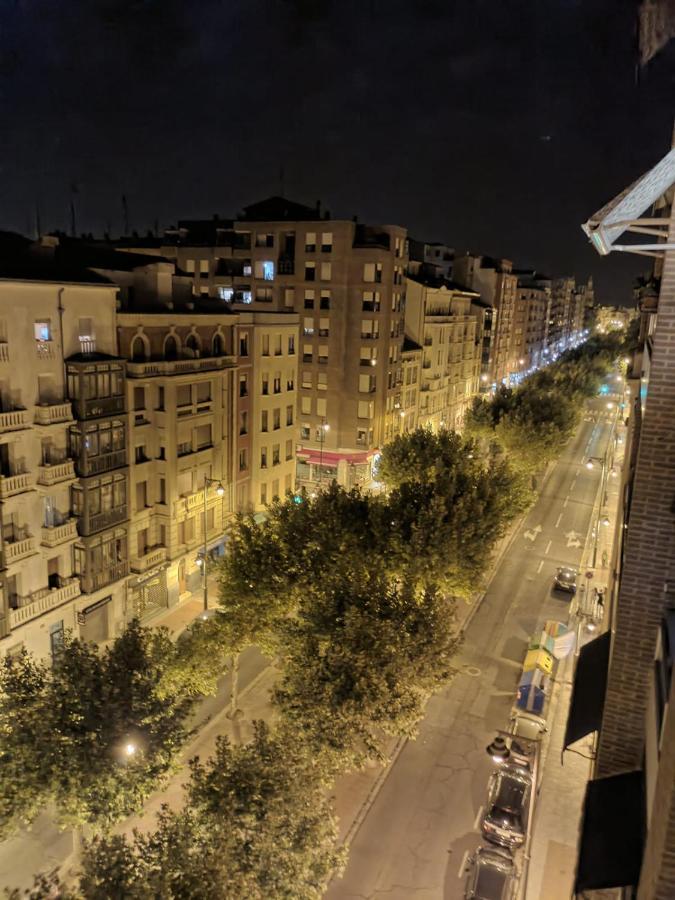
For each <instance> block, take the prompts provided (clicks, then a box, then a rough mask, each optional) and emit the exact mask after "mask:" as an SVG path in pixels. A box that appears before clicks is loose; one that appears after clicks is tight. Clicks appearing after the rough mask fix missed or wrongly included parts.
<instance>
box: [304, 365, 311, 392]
mask: <svg viewBox="0 0 675 900" xmlns="http://www.w3.org/2000/svg"><path fill="white" fill-rule="evenodd" d="M302 386H303V387H304V388H311V387H312V373H311V372H308V371H307V370H306V369H305V370H303V373H302Z"/></svg>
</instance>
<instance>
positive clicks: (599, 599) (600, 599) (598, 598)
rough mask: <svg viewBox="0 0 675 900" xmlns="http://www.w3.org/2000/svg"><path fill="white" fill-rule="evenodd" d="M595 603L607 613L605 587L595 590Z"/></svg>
mask: <svg viewBox="0 0 675 900" xmlns="http://www.w3.org/2000/svg"><path fill="white" fill-rule="evenodd" d="M595 602H596V603H597V604H598V606H599V607H600V609H601V610H602V611H603V612H604V611H605V589H604V587H600V588H596V589H595Z"/></svg>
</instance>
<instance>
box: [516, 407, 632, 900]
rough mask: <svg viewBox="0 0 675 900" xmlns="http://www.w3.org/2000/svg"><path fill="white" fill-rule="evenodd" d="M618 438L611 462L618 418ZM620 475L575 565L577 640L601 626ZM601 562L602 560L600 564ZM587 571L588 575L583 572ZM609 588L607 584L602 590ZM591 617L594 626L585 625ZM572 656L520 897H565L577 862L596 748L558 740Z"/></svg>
mask: <svg viewBox="0 0 675 900" xmlns="http://www.w3.org/2000/svg"><path fill="white" fill-rule="evenodd" d="M617 436H618V437H619V439H620V440H621V443H619V444H617V447H616V456H615V460H614V467H615V469H616V470H617V471H618V470H620V469H621V467H622V466H623V456H624V448H625V428H624V426H623V425H620V424H617ZM620 484H621V479H620V478H613V477H612V476H611V475H609V474H608V477H607V489H606V493H607V503H606V504H605V505H603V506H602V507H601V510H602V512H603V513H604V512H605V511H606V512H607V515H608V516H609V519H610V525H609V526H602V525H601V526H600V529H601V530H600V532H599V534H598V545H597V556H596V563H597V565H596V567H595V569H592V568H591V566H590V562H592V558H593V543H594V529H595V527H596V522H597V518H598V516H597V512H598V506H597V504H598V503H600V504H602V499H603V498H602V497H601V496H600V489H599V490H598V497H597V500H596V504H595V506H594V512H593V516H592V520H591V527H590V529H589V534H588V540H587V542H586V547H585V549H584V555H583V557H582V563H581V566H580V573H579V575H580V580H583V582H584V585H583V586H582V585H580V594H579V595H578V598H577V601H576V603H574V604H573V605H571V607H570V617H569V622H570V624H571V625H574V626H575V627H577V635H578V637H579V643H580V645H581V646H583V645H584V644H586V643H588V641H590V640H593V639H594V638H596V637H598V636H599V635H600V634H602V633H603V631H605V630H606V627H607V625H606V622H605V621H604V618H605V616H606V612H607V611H606V610H605V609H603V607H602V606H598V604H597V603H596V602H595V600H594V599H593V598H594V589H595V588H596V587H606V588H609V585H608V581H609V577H610V572H609V563H610V562H611V558H612V545H613V542H614V534H615V530H616V528H617V527H618V526H619V523H618V522H617V512H618V506H619V490H620ZM603 562H604V565H603ZM587 572H592V577H591V578H587V577H586V573H587ZM605 593H606V594H608V590H607V591H606V592H605ZM588 623H590V624H591V625H592V627H593V630H589V629H588V627H587V624H588ZM576 661H577V656H576V655H574V656H568V657H567V658H566V659H565V660H564V661H563V662H562V663H561V664H560V666H559V669H558V673H557V675H556V682H555V685H554V688H553V692H552V696H551V701H550V706H549V716H548V723H549V731H548V733H547V735H546V736H545V738H544V744H543V747H542V762H541V778H540V789H539V796H538V799H537V802H536V806H535V812H534V823H533V831H532V844H531V849H530V862H529V872H528V875H527V892H526V894H525V900H540V898H542V897H545V898H546V900H569V897H571V896H572V889H573V886H574V875H575V870H576V864H577V844H578V840H579V828H580V824H581V813H582V808H583V802H584V796H585V793H586V784H587V782H588V780H589V778H590V777H591V774H592V759H593V757H594V754H595V735H594V734H592V735H589V736H588V737H587V738H584V739H583V740H581V741H578V742H577V743H576V744H575V745H574V746H573V747H571V748H570V749H569V750H567V751H566V752H565V753H564V755H563V749H562V748H563V743H564V739H565V728H566V726H567V716H568V712H569V706H570V701H571V698H572V685H573V680H574V671H575V666H576Z"/></svg>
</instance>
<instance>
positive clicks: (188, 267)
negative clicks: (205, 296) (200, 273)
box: [185, 259, 195, 274]
mask: <svg viewBox="0 0 675 900" xmlns="http://www.w3.org/2000/svg"><path fill="white" fill-rule="evenodd" d="M194 270H195V261H194V259H186V260H185V271H186V272H190V273H191V274H193V273H194Z"/></svg>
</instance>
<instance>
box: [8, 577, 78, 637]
mask: <svg viewBox="0 0 675 900" xmlns="http://www.w3.org/2000/svg"><path fill="white" fill-rule="evenodd" d="M79 596H80V582H79V579H78V578H67V579H64V580H63V583H62V585H61V587H59V588H42V589H41V590H39V591H35V593H34V594H30V596H28V597H20V598H19V606H18V609H11V610H10V611H9V627H10V628H18V626H19V625H23V624H24V623H26V622H29V621H30V620H31V619H35V618H37V617H38V616H41V615H42V614H43V613H46V612H49V610H50V609H56V608H57V606H61V604H62V603H68V602H69V601H71V600H74V599H75V598H76V597H79Z"/></svg>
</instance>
